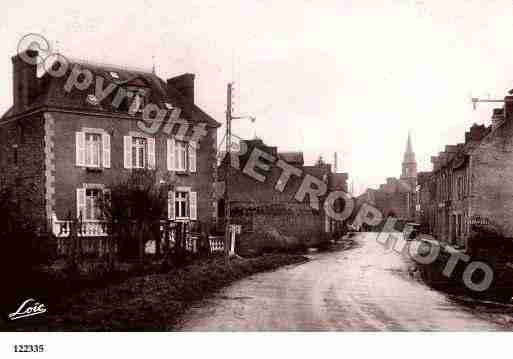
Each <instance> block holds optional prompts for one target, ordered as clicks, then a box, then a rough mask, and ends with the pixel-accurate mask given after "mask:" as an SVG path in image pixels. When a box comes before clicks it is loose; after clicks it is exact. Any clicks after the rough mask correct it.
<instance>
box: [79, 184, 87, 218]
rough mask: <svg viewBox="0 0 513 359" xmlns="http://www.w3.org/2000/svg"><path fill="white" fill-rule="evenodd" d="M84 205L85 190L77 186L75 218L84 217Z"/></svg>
mask: <svg viewBox="0 0 513 359" xmlns="http://www.w3.org/2000/svg"><path fill="white" fill-rule="evenodd" d="M85 207H86V190H85V188H77V218H80V214H82V219H84V218H85Z"/></svg>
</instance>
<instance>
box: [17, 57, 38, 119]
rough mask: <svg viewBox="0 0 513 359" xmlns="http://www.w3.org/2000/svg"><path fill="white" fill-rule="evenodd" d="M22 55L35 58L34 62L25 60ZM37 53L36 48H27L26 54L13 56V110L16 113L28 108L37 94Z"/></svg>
mask: <svg viewBox="0 0 513 359" xmlns="http://www.w3.org/2000/svg"><path fill="white" fill-rule="evenodd" d="M21 55H24V57H25V58H28V59H34V61H33V62H34V64H31V63H29V61H25V60H24V59H23V58H22V57H21ZM37 55H38V52H37V51H36V50H25V52H24V54H19V55H16V56H13V57H12V58H11V60H12V67H13V71H12V83H13V110H14V113H15V114H18V113H21V112H23V111H25V110H27V109H28V107H29V106H30V104H31V102H32V101H33V100H34V98H35V97H36V96H37V92H38V79H37V63H36V61H35V59H36V57H37Z"/></svg>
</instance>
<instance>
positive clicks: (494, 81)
mask: <svg viewBox="0 0 513 359" xmlns="http://www.w3.org/2000/svg"><path fill="white" fill-rule="evenodd" d="M512 19H513V1H511V0H510V1H507V0H500V1H499V0H497V1H494V0H487V1H484V0H480V1H470V0H465V1H463V0H462V1H450V2H449V1H442V0H440V1H427V0H426V1H415V0H388V1H379V0H372V1H371V0H367V1H364V0H358V1H356V0H355V1H350V0H338V1H333V2H328V1H325V2H321V1H303V2H301V1H297V0H295V1H258V2H249V1H244V2H235V1H205V0H202V1H190V2H188V1H176V2H173V1H161V2H157V1H134V2H128V1H122V2H121V1H120V2H116V1H105V0H103V1H96V0H89V1H86V2H80V4H72V2H71V1H66V2H64V1H62V2H52V1H44V2H41V1H34V2H30V1H23V0H18V1H12V2H11V1H10V2H8V3H5V4H3V11H2V13H1V14H0V20H1V21H0V33H1V38H2V40H3V41H2V42H1V43H0V54H1V56H0V83H1V84H2V85H1V86H0V99H2V100H1V102H0V109H1V110H2V111H3V110H6V109H7V108H8V107H9V106H10V105H11V103H12V69H11V61H10V56H11V55H13V54H14V53H15V51H16V47H17V42H18V40H19V39H20V38H21V37H22V36H23V35H25V34H26V33H29V32H36V33H40V34H42V35H44V36H45V37H46V38H47V39H48V40H49V41H50V42H51V43H53V45H55V44H56V42H57V41H58V50H59V51H60V52H62V53H64V54H66V55H69V56H71V57H78V58H85V59H90V60H94V61H101V62H108V63H116V64H120V65H126V66H138V67H147V68H151V66H152V56H155V59H156V69H157V74H158V75H160V76H161V77H163V78H168V77H171V76H174V75H177V74H180V73H183V72H193V73H195V74H196V94H197V103H198V104H199V105H200V106H201V107H203V108H204V109H205V110H206V111H207V112H209V113H210V114H211V115H212V116H213V117H214V118H216V119H217V120H218V121H220V122H224V109H225V106H226V84H227V82H229V81H235V102H236V103H235V111H236V112H237V113H244V114H251V115H254V116H256V117H257V122H256V123H255V124H251V123H249V122H245V121H240V122H239V123H236V124H234V126H233V127H234V128H233V130H234V133H236V134H237V135H239V136H241V137H253V135H254V133H255V132H256V134H257V135H258V136H259V137H261V138H262V139H263V140H264V141H265V142H266V143H267V144H269V145H275V146H278V148H279V150H289V151H290V150H297V151H303V152H304V153H305V158H306V161H307V162H313V161H315V159H316V158H317V157H318V156H319V155H322V156H323V157H324V159H325V160H326V161H327V162H331V161H332V160H333V152H334V151H337V152H338V153H339V170H341V171H345V172H349V175H350V177H351V179H353V180H354V181H355V187H356V188H357V189H358V190H360V191H361V190H363V189H364V188H365V187H367V186H376V185H378V184H379V183H381V182H383V181H384V180H385V178H386V177H390V176H399V175H400V170H401V161H402V156H403V152H404V149H405V146H406V137H407V133H408V130H411V132H412V139H413V148H414V151H415V153H416V156H417V161H418V164H419V170H430V169H431V164H430V156H431V155H434V154H436V153H437V152H438V151H440V150H442V149H443V147H444V145H445V144H456V143H458V142H462V141H463V139H464V132H465V129H466V128H468V127H469V126H470V125H472V123H474V122H477V123H483V122H484V123H486V124H488V123H489V122H490V113H491V110H492V108H493V107H492V106H491V105H487V104H482V105H480V106H479V108H478V110H477V111H473V110H472V106H471V104H470V97H471V95H473V96H481V97H487V96H491V97H492V98H495V97H497V98H502V97H503V96H504V95H505V93H506V91H507V90H509V89H511V88H513V81H511V80H513V52H512V49H513V21H512Z"/></svg>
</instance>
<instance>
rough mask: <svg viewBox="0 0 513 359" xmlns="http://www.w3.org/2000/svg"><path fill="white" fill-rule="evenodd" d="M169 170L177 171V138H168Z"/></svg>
mask: <svg viewBox="0 0 513 359" xmlns="http://www.w3.org/2000/svg"><path fill="white" fill-rule="evenodd" d="M167 170H168V171H175V170H176V169H175V139H174V138H168V139H167Z"/></svg>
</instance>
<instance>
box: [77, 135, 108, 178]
mask: <svg viewBox="0 0 513 359" xmlns="http://www.w3.org/2000/svg"><path fill="white" fill-rule="evenodd" d="M91 136H99V139H98V142H97V145H96V146H97V150H98V153H97V155H96V157H97V158H98V163H94V161H91V158H92V157H93V153H92V151H94V148H93V145H92V141H90V140H89V138H90V137H91ZM75 151H76V165H77V166H79V167H86V168H110V151H111V149H110V134H109V133H107V131H105V130H103V129H100V128H82V131H78V132H76V133H75Z"/></svg>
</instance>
